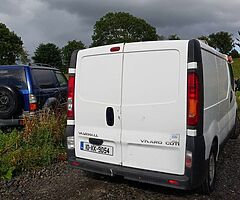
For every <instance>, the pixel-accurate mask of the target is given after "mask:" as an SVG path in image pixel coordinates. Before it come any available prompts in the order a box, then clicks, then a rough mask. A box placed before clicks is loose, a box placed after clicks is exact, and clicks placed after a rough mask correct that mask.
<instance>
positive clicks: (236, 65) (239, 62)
mask: <svg viewBox="0 0 240 200" xmlns="http://www.w3.org/2000/svg"><path fill="white" fill-rule="evenodd" d="M232 67H233V73H234V79H235V80H236V79H239V78H240V58H236V59H234V60H233V64H232ZM236 99H237V103H238V116H239V117H240V92H239V91H238V92H236Z"/></svg>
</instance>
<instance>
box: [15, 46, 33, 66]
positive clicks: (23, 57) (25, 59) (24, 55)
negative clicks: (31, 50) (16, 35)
mask: <svg viewBox="0 0 240 200" xmlns="http://www.w3.org/2000/svg"><path fill="white" fill-rule="evenodd" d="M17 60H18V61H19V62H20V63H21V64H29V63H30V59H29V54H28V52H27V50H26V49H25V48H24V47H23V48H22V51H21V52H20V54H19V56H18V57H17Z"/></svg>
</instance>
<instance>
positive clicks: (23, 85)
mask: <svg viewBox="0 0 240 200" xmlns="http://www.w3.org/2000/svg"><path fill="white" fill-rule="evenodd" d="M0 82H4V83H9V84H12V85H14V86H16V87H17V88H19V89H27V82H26V76H25V70H24V68H23V67H17V68H16V67H1V68H0Z"/></svg>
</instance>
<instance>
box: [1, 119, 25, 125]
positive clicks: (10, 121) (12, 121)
mask: <svg viewBox="0 0 240 200" xmlns="http://www.w3.org/2000/svg"><path fill="white" fill-rule="evenodd" d="M20 125H23V119H0V127H4V126H20Z"/></svg>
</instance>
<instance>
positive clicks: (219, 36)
mask: <svg viewBox="0 0 240 200" xmlns="http://www.w3.org/2000/svg"><path fill="white" fill-rule="evenodd" d="M208 38H209V42H208V44H209V45H210V46H212V47H213V48H215V49H218V50H219V51H220V52H221V53H224V54H229V53H230V51H231V50H232V48H233V47H234V41H233V39H232V35H231V34H230V33H228V32H223V31H221V32H217V33H212V34H210V35H209V36H208Z"/></svg>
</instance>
